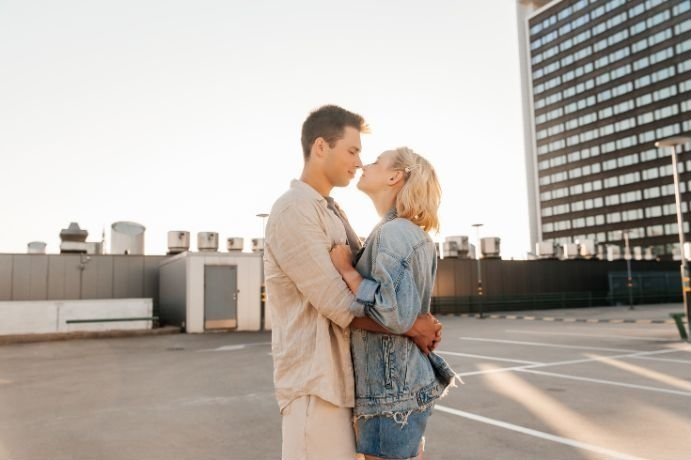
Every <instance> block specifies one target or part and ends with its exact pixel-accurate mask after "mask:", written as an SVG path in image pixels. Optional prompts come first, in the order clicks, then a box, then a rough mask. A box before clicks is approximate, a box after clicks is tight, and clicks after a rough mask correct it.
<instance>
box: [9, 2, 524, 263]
mask: <svg viewBox="0 0 691 460" xmlns="http://www.w3.org/2000/svg"><path fill="white" fill-rule="evenodd" d="M0 63H2V64H1V65H0V155H1V158H2V161H1V163H0V172H1V175H0V177H1V178H0V216H2V217H1V218H2V221H1V222H2V224H1V225H0V252H15V253H24V252H26V244H27V243H28V242H29V241H34V240H40V241H45V242H47V243H48V252H49V253H57V252H59V244H60V240H59V232H60V230H61V229H63V228H66V227H67V225H68V224H69V223H70V222H71V221H76V222H78V223H79V224H80V226H81V227H82V228H85V229H87V230H88V231H89V238H88V240H89V241H98V240H100V238H101V232H102V229H103V228H105V229H106V238H107V242H108V243H107V248H109V247H110V244H109V237H110V225H111V224H112V223H113V222H116V221H120V220H128V221H135V222H139V223H141V224H143V225H145V226H146V228H147V230H146V253H147V254H163V253H165V252H166V250H167V246H166V235H167V231H169V230H188V231H190V232H192V248H193V249H194V248H196V233H197V232H199V231H216V232H219V234H220V238H221V248H222V250H225V239H226V238H227V237H233V236H240V237H244V238H245V239H246V247H249V239H250V238H253V237H260V236H261V234H262V224H261V219H259V218H257V217H256V214H257V213H261V212H268V211H269V209H270V207H271V204H272V203H273V201H274V200H275V199H276V198H277V197H278V196H279V195H280V194H281V193H282V192H283V191H284V190H285V189H286V188H287V187H288V185H289V182H290V180H291V179H292V178H296V177H298V176H299V175H300V172H301V169H302V153H301V148H300V127H301V125H302V122H303V120H304V118H305V117H306V116H307V114H308V113H309V112H310V111H311V110H312V109H314V108H316V107H318V106H320V105H323V104H327V103H334V104H338V105H342V106H343V107H345V108H347V109H349V110H352V111H355V112H358V113H360V114H362V115H363V116H364V117H365V118H366V119H367V121H368V122H369V124H370V126H371V127H372V134H369V135H366V136H363V150H364V151H363V156H362V158H363V161H365V162H371V161H373V160H374V158H376V156H377V155H378V154H379V153H381V152H382V151H384V150H387V149H390V148H393V147H398V146H401V145H407V146H409V147H411V148H413V149H414V150H415V151H417V152H418V153H421V154H422V155H424V156H426V157H427V158H428V159H429V160H430V161H431V162H432V164H433V165H434V166H435V167H436V169H437V172H438V174H439V176H440V180H441V183H442V188H443V193H444V195H443V204H442V209H441V221H442V230H441V233H440V234H439V235H433V236H434V238H435V239H436V240H438V241H441V240H443V239H444V237H446V236H448V235H470V236H471V242H472V241H474V239H475V230H474V229H473V228H472V227H471V225H472V224H474V223H483V224H484V227H483V228H482V236H498V237H500V238H501V246H502V256H503V257H504V258H509V257H512V256H513V257H516V258H524V257H525V254H526V252H527V251H530V250H531V248H530V247H529V233H528V216H527V194H526V185H525V167H524V161H523V140H522V118H521V107H520V102H521V96H520V75H519V63H518V44H517V33H516V11H515V0H483V1H470V0H460V1H459V0H437V1H434V2H427V3H424V2H419V1H412V0H377V1H371V0H367V1H365V0H349V1H347V2H341V3H339V4H336V3H335V2H324V1H319V0H293V1H291V2H282V1H273V2H270V1H262V0H253V1H243V2H240V1H228V0H225V1H222V0H197V1H194V2H192V1H180V0H120V1H117V2H115V1H111V2H105V1H93V0H82V1H76V0H61V1H59V2H56V1H51V0H32V1H25V0H23V1H20V0H0ZM333 196H334V197H335V198H336V200H337V201H339V203H340V204H341V206H342V207H343V208H344V209H345V210H346V212H347V213H348V216H349V218H350V220H351V223H352V224H353V227H354V228H355V230H356V231H357V232H358V233H359V234H360V235H363V236H364V235H366V234H367V233H368V232H369V231H370V229H371V228H372V227H373V226H374V225H375V224H376V222H377V221H378V219H379V217H378V216H377V215H376V213H375V210H374V207H373V206H372V205H371V203H370V201H369V199H368V198H367V197H366V196H365V195H363V194H362V193H361V192H359V191H357V189H356V188H355V182H353V184H351V186H350V187H348V188H346V189H341V190H337V191H335V192H334V194H333Z"/></svg>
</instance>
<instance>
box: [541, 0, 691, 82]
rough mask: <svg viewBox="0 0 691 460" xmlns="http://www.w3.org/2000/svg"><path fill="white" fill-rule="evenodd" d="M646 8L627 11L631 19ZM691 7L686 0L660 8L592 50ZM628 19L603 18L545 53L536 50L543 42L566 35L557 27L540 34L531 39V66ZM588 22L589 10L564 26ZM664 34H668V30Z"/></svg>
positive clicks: (621, 16) (573, 56)
mask: <svg viewBox="0 0 691 460" xmlns="http://www.w3.org/2000/svg"><path fill="white" fill-rule="evenodd" d="M644 9H645V10H649V8H644V7H643V4H639V5H636V6H634V7H633V8H632V9H631V10H629V12H628V20H630V19H632V18H633V17H635V16H636V15H638V14H640V13H642V12H643V10H644ZM688 9H689V5H688V0H687V1H685V2H683V3H682V4H679V5H676V6H675V7H674V8H672V10H671V11H670V10H669V9H665V10H663V11H660V12H658V13H657V14H655V15H653V16H651V17H649V18H647V19H644V20H642V21H640V22H637V23H635V24H633V25H632V26H630V27H628V28H626V29H622V30H621V31H618V32H616V33H615V34H613V35H611V36H609V37H607V38H605V39H602V40H600V41H598V42H596V43H595V45H594V48H593V49H594V51H595V52H599V51H601V50H603V49H605V48H607V47H611V46H614V45H615V44H617V43H619V42H621V41H623V40H626V39H627V38H629V37H633V36H634V35H637V34H640V33H642V32H644V31H645V30H648V29H651V28H654V27H655V26H657V25H659V24H662V23H663V22H665V21H668V20H669V19H671V18H672V16H678V15H679V14H682V13H684V12H685V11H688ZM596 10H597V9H596ZM596 10H593V12H591V13H590V16H591V20H592V19H593V18H592V16H593V14H594V12H595V11H596ZM625 21H627V12H626V11H624V12H622V13H619V14H617V15H615V16H613V17H611V18H609V19H608V20H607V21H603V22H600V23H598V24H596V25H595V26H593V27H592V29H587V30H584V31H582V32H581V33H579V34H577V35H576V36H574V37H572V38H568V39H566V40H563V41H562V42H561V43H559V44H555V45H554V46H551V47H550V48H547V49H545V50H544V51H542V52H537V50H538V49H539V48H541V47H543V46H544V45H547V44H550V43H554V42H555V41H556V40H557V39H558V38H559V36H563V35H564V33H558V31H557V30H554V31H552V32H550V33H548V34H546V35H544V36H542V37H540V38H539V39H537V40H534V41H533V42H531V44H530V49H531V54H532V57H531V63H532V65H534V66H536V65H538V64H540V63H541V62H543V61H545V60H547V59H550V58H552V57H554V56H556V55H557V54H559V53H564V52H565V51H566V50H568V49H570V48H572V47H573V46H576V45H578V44H580V43H582V42H584V41H586V40H588V39H590V38H591V37H594V36H596V35H599V34H601V33H602V32H604V31H606V30H611V29H612V28H614V27H616V26H618V25H619V24H622V23H624V22H625ZM586 23H588V14H587V13H586V14H585V15H583V16H581V17H580V18H578V19H576V20H574V21H573V23H571V24H567V25H565V26H562V28H563V29H568V32H571V30H572V29H575V28H576V27H572V25H576V26H577V27H580V26H582V25H584V24H586ZM686 27H688V24H687V25H686ZM666 30H668V31H669V34H670V35H669V36H670V37H671V29H666ZM684 30H687V29H684V28H681V29H679V30H676V28H675V33H676V34H677V35H678V34H680V33H682V32H683V31H684ZM559 32H561V31H559ZM568 32H567V33H568ZM656 35H657V34H656ZM663 35H666V33H665V34H663ZM656 39H657V40H658V41H657V42H659V41H662V40H664V38H662V37H656ZM644 40H645V39H644ZM646 45H647V46H652V45H651V44H650V43H646ZM588 48H590V47H588ZM580 52H581V50H579V51H576V52H575V53H573V54H571V55H570V56H571V57H570V58H569V57H568V56H567V57H565V58H564V59H562V60H561V62H560V63H559V65H560V66H562V67H564V66H567V65H569V64H571V63H572V62H574V61H576V60H578V58H577V57H576V55H577V54H578V53H580ZM588 54H590V50H589V51H588ZM558 68H559V66H557V67H556V68H551V70H549V71H545V72H544V74H545V75H546V74H547V73H549V72H550V71H554V70H556V69H558ZM541 76H542V75H540V74H538V75H537V76H536V75H535V74H534V75H533V78H536V79H537V78H540V77H541Z"/></svg>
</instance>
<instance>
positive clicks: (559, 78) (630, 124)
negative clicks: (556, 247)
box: [517, 0, 691, 258]
mask: <svg viewBox="0 0 691 460" xmlns="http://www.w3.org/2000/svg"><path fill="white" fill-rule="evenodd" d="M517 5H518V13H519V14H518V21H519V34H520V36H519V39H520V50H521V61H522V74H523V89H524V121H525V132H526V170H527V174H528V188H529V202H530V211H531V214H532V216H531V217H532V218H531V221H532V222H531V239H532V240H533V241H532V243H533V245H534V244H535V243H536V242H538V241H553V242H555V243H560V244H564V243H571V242H578V241H581V240H585V239H594V240H596V241H597V242H598V243H599V244H615V245H622V244H623V239H624V236H623V235H624V232H628V234H629V237H630V240H631V245H632V246H641V247H652V249H653V251H654V253H655V254H656V255H658V256H661V257H663V258H670V257H672V254H673V253H674V252H675V251H678V246H679V244H678V242H679V237H678V227H677V224H676V208H675V197H674V185H673V175H672V166H671V158H670V155H669V151H665V150H663V149H658V148H656V147H655V142H656V141H657V140H661V139H664V138H668V137H671V136H679V135H689V134H691V0H557V1H552V2H549V3H547V2H538V1H526V0H519V1H518V3H517ZM689 148H691V146H688V145H687V146H684V147H683V148H680V150H679V151H680V155H679V160H680V163H679V171H680V173H681V174H680V178H681V182H680V188H681V191H682V212H683V214H684V216H685V222H684V231H685V232H688V231H689V228H688V225H689V224H688V220H689V218H688V216H687V215H688V213H689V207H688V200H689V199H690V198H691V154H689V153H686V152H685V150H687V149H689Z"/></svg>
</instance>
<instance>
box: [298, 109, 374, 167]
mask: <svg viewBox="0 0 691 460" xmlns="http://www.w3.org/2000/svg"><path fill="white" fill-rule="evenodd" d="M346 126H350V127H352V128H355V129H357V130H358V131H360V132H367V131H368V127H367V124H366V123H365V119H364V118H362V116H360V115H358V114H357V113H353V112H349V111H347V110H346V109H344V108H341V107H339V106H337V105H325V106H323V107H319V108H318V109H317V110H315V111H314V112H312V113H310V114H309V116H308V117H307V119H306V120H305V122H304V123H303V124H302V153H303V155H304V157H305V161H307V159H308V158H309V157H310V150H311V149H312V144H314V141H315V140H317V138H320V137H321V138H323V139H324V140H325V141H326V142H327V143H328V144H329V146H330V147H333V146H334V145H335V144H336V141H338V140H339V139H342V138H343V132H344V131H345V128H346Z"/></svg>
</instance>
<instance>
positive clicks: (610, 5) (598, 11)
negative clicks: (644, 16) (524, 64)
mask: <svg viewBox="0 0 691 460" xmlns="http://www.w3.org/2000/svg"><path fill="white" fill-rule="evenodd" d="M654 1H657V0H654ZM587 3H588V2H587V1H586V0H580V1H578V2H576V3H574V4H573V5H571V6H568V7H566V8H564V9H563V10H561V11H559V12H558V13H557V14H555V15H551V16H548V17H547V18H545V19H543V20H542V21H541V22H539V23H536V24H534V25H533V26H531V28H530V34H531V35H536V34H539V33H540V32H542V31H543V30H545V29H546V28H549V27H551V26H553V25H555V24H556V23H557V22H559V21H561V22H564V21H565V20H566V19H567V18H568V17H569V16H571V15H572V14H573V13H575V12H577V11H580V10H581V9H583V8H584V7H585V6H586V5H587ZM591 3H592V2H591ZM625 3H626V0H610V1H609V2H607V3H606V4H604V5H602V6H600V7H597V8H595V9H593V10H592V11H591V12H590V13H585V14H583V15H580V16H578V17H577V18H575V19H573V20H571V21H569V22H565V23H564V24H563V25H562V26H561V27H560V28H559V29H557V30H554V31H552V32H550V33H549V34H546V35H544V36H542V37H540V38H539V39H537V40H534V41H533V42H532V43H531V45H530V48H531V49H532V50H536V49H538V48H540V47H541V46H543V45H545V44H547V43H549V42H551V41H553V40H555V39H557V37H559V36H564V35H567V34H569V33H571V31H573V30H575V29H577V28H579V27H581V26H582V25H584V24H587V23H588V21H589V20H591V21H592V20H594V19H597V18H599V17H600V16H602V15H603V14H605V13H608V12H609V11H612V10H613V9H615V8H618V7H620V6H622V5H624V4H625ZM642 12H643V10H640V11H639V12H637V13H635V14H640V13H642ZM624 15H626V13H624ZM630 15H631V16H633V15H632V14H631V13H630ZM614 25H616V24H614ZM614 25H613V26H614ZM613 26H612V27H613Z"/></svg>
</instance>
